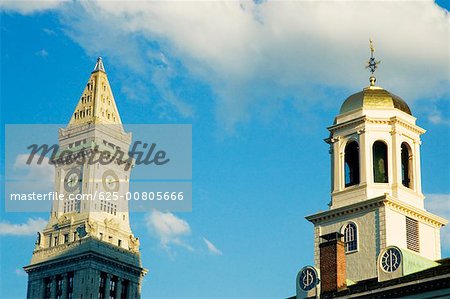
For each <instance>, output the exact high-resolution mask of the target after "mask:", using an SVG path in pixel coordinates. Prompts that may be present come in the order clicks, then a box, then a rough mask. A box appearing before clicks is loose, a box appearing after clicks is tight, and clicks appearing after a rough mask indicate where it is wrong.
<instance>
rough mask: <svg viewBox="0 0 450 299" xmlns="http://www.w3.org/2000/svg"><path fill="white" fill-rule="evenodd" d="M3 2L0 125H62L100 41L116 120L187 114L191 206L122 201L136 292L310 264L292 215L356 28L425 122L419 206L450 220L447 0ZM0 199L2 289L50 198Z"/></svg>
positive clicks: (354, 73)
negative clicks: (39, 204) (138, 267)
mask: <svg viewBox="0 0 450 299" xmlns="http://www.w3.org/2000/svg"><path fill="white" fill-rule="evenodd" d="M0 3H1V4H0V7H2V10H1V14H0V16H1V28H0V29H1V123H2V136H3V134H4V125H5V124H10V123H17V124H41V123H44V124H45V123H67V122H68V121H69V119H70V116H71V114H72V113H73V110H74V108H75V106H76V104H77V101H78V99H79V97H80V95H81V93H82V91H83V88H84V85H85V83H86V81H87V79H88V78H89V74H90V72H91V70H92V68H93V66H94V64H95V60H96V58H97V56H99V55H101V56H103V57H104V63H105V67H106V71H107V73H108V78H109V80H110V84H111V86H112V88H113V92H114V95H115V99H116V104H117V106H118V109H119V112H120V114H121V118H122V120H123V122H125V123H137V124H138V123H167V124H172V123H173V124H178V123H179V124H192V128H193V143H192V144H193V180H192V183H193V210H192V212H190V213H175V214H157V213H156V214H144V213H133V214H132V215H131V223H132V228H133V231H134V234H135V235H136V236H138V237H140V239H141V252H142V259H143V264H144V266H145V267H147V268H149V270H150V272H149V275H148V276H147V277H146V278H145V281H144V285H143V297H144V298H146V297H150V296H152V297H186V298H189V297H191V298H193V297H196V298H197V297H273V298H279V297H281V296H289V295H293V294H294V292H295V282H294V281H295V277H296V273H297V271H298V270H299V269H300V268H301V267H303V266H304V265H306V264H311V263H312V262H313V260H312V257H313V233H312V225H311V224H310V223H308V222H307V221H306V220H305V219H304V216H306V215H309V214H312V213H315V212H317V211H320V210H325V209H326V208H327V203H328V202H329V198H330V190H329V185H330V184H329V180H330V178H329V173H330V171H329V168H330V165H329V154H328V146H327V145H326V144H325V143H324V142H323V138H326V137H327V135H328V134H327V130H326V127H327V126H329V125H331V124H332V122H333V118H334V116H335V115H336V114H337V112H338V110H339V107H340V104H341V103H342V102H343V100H345V98H346V97H347V96H348V95H350V94H352V93H354V92H357V91H359V90H361V89H362V88H363V87H365V86H366V85H367V84H368V76H369V75H368V73H367V71H366V70H365V69H364V64H365V61H366V59H367V58H368V55H369V50H368V39H369V37H372V38H373V39H374V40H375V47H376V56H377V58H379V59H381V60H382V64H381V66H380V69H379V71H377V79H378V83H379V85H380V86H382V87H384V88H386V89H388V90H389V91H391V92H393V93H395V94H398V95H400V96H402V97H403V98H404V99H405V100H406V101H407V102H408V103H409V104H410V107H411V109H412V111H413V114H414V115H415V116H416V117H417V118H418V124H419V125H420V126H422V127H424V128H425V129H427V133H426V134H424V135H423V138H422V141H423V143H422V151H421V154H422V157H421V158H422V184H423V190H424V193H425V194H426V195H427V196H428V200H427V201H426V207H427V209H429V210H431V211H438V214H440V215H441V216H444V217H447V218H450V212H449V194H450V185H449V183H448V182H449V181H450V173H449V165H450V158H449V157H450V155H449V152H450V146H449V140H450V139H449V136H450V119H449V118H448V115H450V113H449V112H450V109H449V90H448V84H449V74H448V69H449V57H448V53H449V34H448V33H449V24H450V21H449V15H448V12H447V11H446V10H445V9H444V8H443V7H445V5H444V4H445V2H439V4H440V5H441V7H440V6H438V5H436V4H434V3H433V2H432V1H424V2H414V3H408V2H402V3H386V2H373V3H372V2H368V3H356V2H354V3H353V2H336V3H329V2H318V3H315V2H314V3H311V2H276V3H272V2H266V1H263V2H259V1H258V4H255V3H252V2H226V3H224V2H207V3H203V2H201V3H200V2H189V3H176V2H168V3H163V2H132V3H131V4H130V3H125V2H118V3H114V4H111V2H101V3H99V2H89V3H86V2H81V3H80V2H77V3H73V2H70V1H69V2H66V3H60V2H52V1H46V2H33V4H32V5H31V4H30V3H25V2H20V1H19V2H3V1H2V2H0ZM447 9H449V8H448V6H447ZM380 20H383V22H380ZM3 149H4V144H3V143H2V150H3ZM1 159H2V160H1V161H2V164H3V165H4V157H3V155H2V158H1ZM3 165H2V168H3ZM2 178H3V175H2ZM2 193H3V192H2ZM0 212H1V214H0V217H1V220H0V221H1V222H0V234H1V239H0V259H1V265H2V266H1V283H2V285H1V288H0V297H2V298H23V297H24V296H25V292H26V275H25V273H24V272H23V271H22V270H21V267H22V266H24V265H26V264H27V263H28V262H29V260H30V258H31V253H32V249H33V244H34V241H35V232H34V231H35V227H37V226H39V225H41V223H42V222H43V220H42V219H44V220H46V219H47V217H48V214H47V213H36V214H32V213H27V214H25V213H6V212H5V211H4V207H3V206H1V207H0ZM158 221H163V222H166V223H170V224H171V225H172V228H173V230H172V232H171V234H170V235H169V236H168V235H163V234H161V232H158V230H157V229H156V228H155V223H157V222H158ZM12 231H15V233H14V232H12ZM449 236H450V234H449V233H448V230H446V233H444V234H443V239H442V243H443V248H442V250H443V256H450V245H449V239H448V238H449ZM205 240H206V241H205ZM207 241H208V242H207ZM12 248H14V250H11V249H12Z"/></svg>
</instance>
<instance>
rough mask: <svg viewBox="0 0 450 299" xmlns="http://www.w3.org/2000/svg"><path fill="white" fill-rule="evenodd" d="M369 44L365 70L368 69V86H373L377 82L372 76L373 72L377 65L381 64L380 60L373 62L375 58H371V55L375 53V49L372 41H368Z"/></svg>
mask: <svg viewBox="0 0 450 299" xmlns="http://www.w3.org/2000/svg"><path fill="white" fill-rule="evenodd" d="M369 44H370V58H369V61H368V62H367V66H366V68H367V69H369V71H370V73H371V75H370V79H369V80H370V86H375V81H377V79H376V78H375V76H374V73H375V71H376V70H377V68H378V65H379V64H380V63H381V61H380V60H375V57H374V56H373V53H374V52H375V48H374V46H373V41H372V39H369Z"/></svg>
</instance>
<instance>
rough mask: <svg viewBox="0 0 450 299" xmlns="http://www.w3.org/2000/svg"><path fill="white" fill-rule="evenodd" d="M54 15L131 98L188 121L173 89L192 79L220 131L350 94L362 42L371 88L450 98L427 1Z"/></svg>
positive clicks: (69, 10)
mask: <svg viewBox="0 0 450 299" xmlns="http://www.w3.org/2000/svg"><path fill="white" fill-rule="evenodd" d="M58 13H59V15H60V19H61V22H62V24H63V27H64V31H65V32H66V34H68V35H69V36H70V37H71V38H72V39H73V40H74V41H75V42H77V43H78V44H80V45H81V46H82V47H83V48H84V49H85V51H86V52H87V53H88V54H89V55H92V56H94V55H95V56H96V55H100V54H102V55H104V56H107V57H108V58H109V59H110V60H111V61H114V65H115V66H117V67H118V68H120V69H121V73H123V76H124V79H125V78H127V79H128V80H123V81H124V82H125V83H124V86H122V89H123V90H124V92H126V93H127V95H128V96H129V97H130V98H131V99H136V100H147V101H152V107H157V109H160V110H162V112H161V111H160V112H161V115H164V114H170V112H171V111H169V112H167V111H168V110H170V109H172V110H173V111H176V112H178V113H179V115H180V116H182V117H188V118H189V117H195V115H196V113H195V110H196V105H197V106H198V105H200V103H192V102H190V103H188V102H187V100H186V99H185V98H184V93H183V90H180V89H179V87H178V85H179V84H178V83H179V82H180V80H194V81H195V80H200V82H203V83H206V84H207V85H208V86H209V87H211V90H212V93H213V95H214V96H215V99H212V100H214V101H215V103H216V115H217V119H218V120H219V122H220V123H221V124H222V125H223V126H224V127H225V128H228V129H231V130H232V129H233V127H234V126H235V125H236V124H238V123H239V122H243V121H246V120H249V119H252V118H257V117H258V118H260V117H261V115H262V114H263V112H266V111H276V110H277V109H282V108H280V107H284V106H286V105H287V107H292V108H294V109H297V110H298V111H300V112H303V113H304V114H310V113H311V112H313V113H319V112H317V111H320V109H323V108H324V107H325V108H327V107H328V108H329V107H330V106H334V107H335V106H337V105H338V104H339V103H341V102H342V101H343V100H344V98H345V96H346V95H348V94H349V93H351V92H356V91H358V90H361V89H362V88H363V87H364V86H366V85H367V84H368V77H369V76H368V74H367V72H366V70H365V69H364V64H365V61H366V60H367V58H368V55H369V49H368V39H369V37H372V38H373V39H374V41H375V47H376V53H375V55H376V57H377V58H379V59H381V60H382V65H381V67H380V68H379V70H378V71H377V78H378V82H379V85H381V86H383V87H385V88H387V89H389V90H390V91H392V92H394V93H396V94H399V95H401V96H402V97H403V98H405V99H406V100H407V101H408V102H409V103H411V102H414V101H416V100H422V101H424V100H425V99H428V98H432V99H436V98H437V99H443V98H445V97H446V96H448V95H449V91H448V88H447V87H448V83H449V73H448V69H449V57H448V52H449V45H450V42H449V24H450V17H449V14H448V12H446V10H444V9H442V8H440V7H439V6H438V5H436V4H435V3H434V1H431V0H429V1H414V2H411V1H361V2H354V1H350V2H349V1H327V2H322V1H286V2H285V1H283V2H280V1H273V2H272V1H264V2H262V3H259V4H255V3H254V2H250V1H226V2H219V1H202V2H175V1H168V2H160V1H141V2H133V3H128V2H125V1H97V2H87V1H81V2H74V3H71V4H70V5H63V6H61V7H60V9H58ZM130 86H140V88H139V89H138V90H134V89H133V88H130ZM184 87H185V86H184ZM330 90H334V92H335V96H333V98H329V97H330V93H329V91H330ZM150 94H152V98H149V95H150ZM155 102H157V103H155ZM282 103H284V105H283V104H282ZM423 106H424V105H417V107H418V109H423V108H422V107H423ZM173 111H172V114H173ZM272 113H273V112H272ZM269 114H270V113H269ZM298 118H301V117H298Z"/></svg>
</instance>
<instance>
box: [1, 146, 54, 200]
mask: <svg viewBox="0 0 450 299" xmlns="http://www.w3.org/2000/svg"><path fill="white" fill-rule="evenodd" d="M28 158H29V155H28V154H19V155H17V157H16V160H15V161H14V164H13V168H12V170H13V172H12V173H11V177H8V179H12V180H15V181H17V184H18V187H20V188H21V189H22V192H26V191H32V192H33V191H35V192H39V191H50V190H52V188H53V183H54V177H55V167H54V165H52V164H49V158H47V157H43V160H42V163H40V164H38V163H37V160H38V159H37V158H36V157H35V158H34V159H33V161H31V163H30V164H27V160H28Z"/></svg>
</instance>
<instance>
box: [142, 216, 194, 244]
mask: <svg viewBox="0 0 450 299" xmlns="http://www.w3.org/2000/svg"><path fill="white" fill-rule="evenodd" d="M146 220H147V228H148V229H149V231H150V232H152V233H153V234H155V235H156V237H158V238H159V241H160V244H161V246H162V247H163V248H164V249H166V250H169V249H170V246H171V245H178V246H181V247H184V248H186V249H188V250H190V251H193V248H192V247H191V246H190V245H189V244H188V243H187V242H186V241H185V240H184V237H186V236H188V235H190V233H191V227H190V226H189V223H187V222H186V221H185V220H183V219H181V218H178V217H177V216H175V215H174V214H172V213H170V212H167V213H163V212H160V211H157V210H154V211H152V212H151V213H150V214H149V215H148V216H147V219H146Z"/></svg>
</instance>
